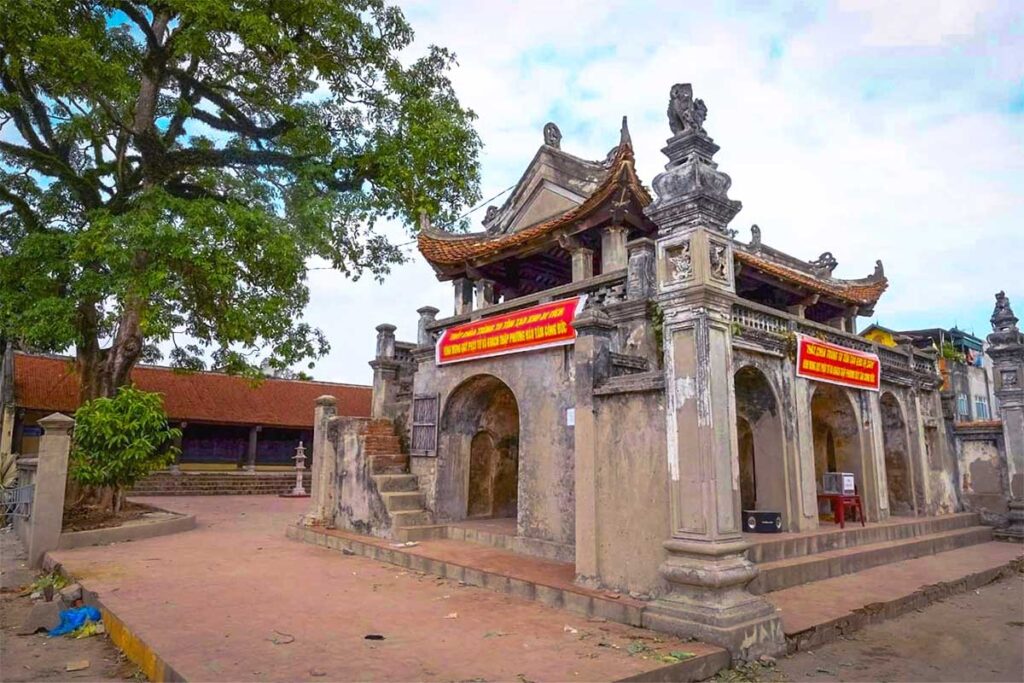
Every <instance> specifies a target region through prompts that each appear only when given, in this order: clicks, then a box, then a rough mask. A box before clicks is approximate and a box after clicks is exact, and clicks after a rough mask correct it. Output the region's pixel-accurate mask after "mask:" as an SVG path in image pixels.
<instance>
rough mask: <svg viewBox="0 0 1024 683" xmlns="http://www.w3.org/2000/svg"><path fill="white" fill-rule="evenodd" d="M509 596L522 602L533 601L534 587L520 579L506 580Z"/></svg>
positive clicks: (534, 595)
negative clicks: (520, 599)
mask: <svg viewBox="0 0 1024 683" xmlns="http://www.w3.org/2000/svg"><path fill="white" fill-rule="evenodd" d="M508 588H509V594H510V595H514V596H516V597H517V598H522V599H523V600H533V599H534V598H535V597H536V585H535V584H533V583H531V582H530V581H523V580H522V579H509V580H508Z"/></svg>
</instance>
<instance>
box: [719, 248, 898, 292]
mask: <svg viewBox="0 0 1024 683" xmlns="http://www.w3.org/2000/svg"><path fill="white" fill-rule="evenodd" d="M733 253H734V254H735V258H736V260H737V261H739V262H740V263H743V264H745V265H748V266H751V267H753V268H756V269H758V270H761V271H763V272H765V273H768V274H770V275H774V276H775V277H777V278H779V279H780V280H786V281H788V282H793V283H796V284H798V285H801V286H802V287H806V288H807V289H809V290H811V291H813V292H818V293H820V294H827V295H829V296H833V297H835V298H837V299H840V300H842V301H845V302H848V303H851V304H859V305H874V304H875V303H876V302H877V301H878V299H879V297H881V296H882V293H883V292H884V291H885V290H886V288H887V287H888V286H889V281H888V280H887V279H886V278H885V277H884V276H883V277H879V278H877V279H875V278H865V279H863V280H839V279H837V278H819V277H815V276H814V275H812V274H810V273H804V272H801V271H799V270H797V269H795V268H789V267H787V266H784V265H782V264H780V263H776V262H775V261H771V260H769V259H766V258H763V257H760V256H757V255H755V254H751V253H748V252H746V251H741V250H739V249H737V250H736V251H735V252H733Z"/></svg>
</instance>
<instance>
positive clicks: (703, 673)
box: [286, 525, 731, 681]
mask: <svg viewBox="0 0 1024 683" xmlns="http://www.w3.org/2000/svg"><path fill="white" fill-rule="evenodd" d="M286 535H287V536H288V538H291V539H293V540H297V541H302V542H304V543H311V544H313V545H318V546H321V547H324V548H328V549H331V550H337V551H339V552H342V551H348V552H350V553H355V554H357V555H362V556H364V557H368V558H371V559H374V560H379V561H381V562H387V563H389V564H394V565H397V566H399V567H404V568H406V569H409V570H411V571H418V572H423V573H426V574H433V575H435V576H440V577H442V578H446V579H451V580H454V581H461V582H462V583H465V584H467V585H470V586H476V587H479V588H486V589H488V590H493V591H497V592H499V593H505V594H507V595H512V596H515V597H519V598H522V599H524V600H531V601H534V602H539V603H541V604H543V605H546V606H548V607H554V608H556V609H565V610H568V611H570V612H573V613H575V614H579V615H581V616H584V617H587V618H589V619H598V620H600V619H604V620H607V621H615V622H619V623H622V624H627V625H629V626H637V627H643V613H644V608H645V606H646V604H645V603H644V602H643V601H640V600H634V599H633V598H630V597H628V596H625V595H620V594H618V593H612V592H610V591H596V590H591V589H588V588H584V587H582V586H577V585H576V584H574V583H573V578H574V576H575V566H574V565H573V564H571V563H566V562H556V561H553V560H546V559H542V558H537V557H532V556H529V555H521V554H518V553H513V552H508V551H505V550H500V549H498V548H494V547H491V546H484V545H480V544H476V543H470V542H465V541H457V540H451V539H445V540H432V541H422V542H419V543H417V544H416V545H414V546H402V547H396V546H399V545H400V544H398V543H396V542H395V541H392V540H390V539H382V538H376V537H372V536H363V535H361V534H356V533H353V532H349V531H342V530H340V529H326V528H324V527H306V526H300V525H292V526H289V527H288V528H287V531H286ZM686 647H687V650H688V651H691V652H693V653H694V654H695V655H696V656H694V657H692V658H690V659H687V660H684V661H682V662H679V663H676V664H670V665H668V666H664V667H660V668H658V669H654V670H651V671H647V672H644V673H642V674H638V675H637V676H635V677H633V678H629V679H626V680H630V681H634V680H635V681H701V680H705V679H707V678H710V677H711V676H714V675H715V674H716V673H717V672H718V671H720V670H721V669H724V668H727V667H728V666H729V665H730V662H731V657H730V655H729V652H728V651H727V650H725V649H723V648H720V647H717V646H715V645H709V644H707V643H700V642H692V643H687V645H686Z"/></svg>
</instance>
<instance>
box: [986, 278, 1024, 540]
mask: <svg viewBox="0 0 1024 683" xmlns="http://www.w3.org/2000/svg"><path fill="white" fill-rule="evenodd" d="M991 322H992V334H990V335H988V343H989V346H988V350H987V353H988V355H989V357H991V358H992V366H993V367H992V370H993V375H994V376H995V394H996V398H998V399H999V416H1000V418H1001V419H1002V421H1003V445H1004V447H1005V449H1006V479H1007V482H1008V483H1009V490H1008V491H1007V492H1006V493H1007V498H1009V509H1010V510H1009V514H1008V515H1007V517H1008V520H1007V526H1006V528H1004V529H1000V530H999V531H998V532H997V533H996V536H997V537H998V538H1000V539H1002V540H1007V541H1016V542H1018V543H1022V542H1024V334H1022V333H1021V331H1020V328H1018V327H1017V322H1018V319H1017V316H1015V315H1014V314H1013V309H1011V308H1010V300H1009V299H1008V298H1007V297H1006V294H1005V293H1003V292H999V293H998V294H996V307H995V310H994V311H993V312H992V320H991Z"/></svg>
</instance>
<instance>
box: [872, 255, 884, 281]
mask: <svg viewBox="0 0 1024 683" xmlns="http://www.w3.org/2000/svg"><path fill="white" fill-rule="evenodd" d="M871 277H872V278H873V279H875V280H884V279H885V267H884V266H882V259H878V260H877V261H875V272H874V273H872V274H871Z"/></svg>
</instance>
